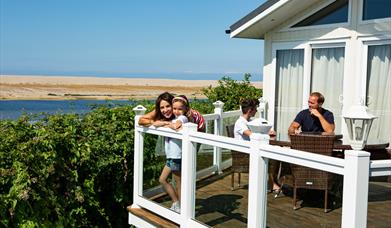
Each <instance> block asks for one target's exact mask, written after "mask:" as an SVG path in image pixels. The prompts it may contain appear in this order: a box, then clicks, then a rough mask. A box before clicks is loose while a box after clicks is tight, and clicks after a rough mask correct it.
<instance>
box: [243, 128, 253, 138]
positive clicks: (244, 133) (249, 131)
mask: <svg viewBox="0 0 391 228" xmlns="http://www.w3.org/2000/svg"><path fill="white" fill-rule="evenodd" d="M252 133H253V132H252V131H251V130H249V129H248V130H245V131H243V135H245V136H248V137H250V135H251V134H252Z"/></svg>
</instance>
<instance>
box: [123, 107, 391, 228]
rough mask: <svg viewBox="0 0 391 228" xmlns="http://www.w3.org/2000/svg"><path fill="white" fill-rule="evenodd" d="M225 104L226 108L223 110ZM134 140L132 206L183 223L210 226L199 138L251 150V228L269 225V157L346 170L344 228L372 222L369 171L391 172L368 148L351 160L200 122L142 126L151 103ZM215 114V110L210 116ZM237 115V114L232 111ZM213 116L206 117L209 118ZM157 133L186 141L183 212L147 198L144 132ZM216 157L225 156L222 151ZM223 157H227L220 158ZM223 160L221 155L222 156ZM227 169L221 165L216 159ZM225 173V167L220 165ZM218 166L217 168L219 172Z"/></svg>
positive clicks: (353, 153)
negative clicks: (200, 180) (204, 215)
mask: <svg viewBox="0 0 391 228" xmlns="http://www.w3.org/2000/svg"><path fill="white" fill-rule="evenodd" d="M218 105H219V106H220V107H216V109H217V110H216V109H215V114H212V115H213V118H215V117H216V114H217V112H218V113H219V116H218V117H219V118H218V119H219V120H216V122H217V124H216V122H215V130H217V131H218V132H219V133H221V132H222V131H221V129H222V119H223V116H231V114H232V113H235V112H230V113H228V114H227V113H223V112H222V105H221V103H219V104H218ZM219 108H220V109H221V110H219ZM135 111H136V117H135V121H136V122H135V123H136V124H135V142H134V186H133V187H134V190H133V191H134V194H133V205H132V207H136V208H137V207H142V208H145V209H148V210H150V211H153V212H154V213H156V214H158V215H160V216H162V217H164V218H166V219H168V220H171V221H173V222H175V223H177V224H179V225H180V226H181V227H207V226H205V225H203V224H201V223H199V222H197V221H196V220H195V180H196V177H197V174H196V148H195V143H201V144H205V145H210V146H214V147H215V148H219V149H228V150H235V151H239V152H242V153H247V154H250V172H249V180H251V181H250V182H249V192H248V197H249V200H248V211H249V212H251V213H248V227H266V203H267V202H266V199H267V189H266V188H267V173H268V172H267V170H268V160H269V159H275V160H280V161H284V162H287V163H293V164H298V165H302V166H307V167H311V168H316V169H319V170H325V171H327V172H331V173H336V174H340V175H343V176H344V178H343V180H344V182H343V202H342V227H366V224H367V207H368V182H369V176H386V175H391V160H379V161H370V160H369V157H370V154H369V153H368V152H365V151H350V150H349V151H345V159H341V158H335V157H329V156H323V155H318V154H313V153H308V152H304V151H298V150H292V149H289V148H283V147H279V146H271V145H265V144H260V143H259V142H255V141H240V140H236V139H232V138H228V137H224V136H220V135H218V134H216V133H215V134H207V133H201V132H197V131H196V129H197V126H196V125H195V124H192V123H187V124H184V126H183V130H182V131H180V132H175V131H173V130H171V129H168V128H154V127H149V128H148V127H141V126H138V125H137V122H138V119H139V115H141V114H143V113H144V111H145V108H143V107H140V106H138V107H136V108H135ZM210 116H211V115H210ZM232 116H234V115H233V114H232ZM208 118H211V119H213V118H212V117H209V116H206V119H208ZM145 133H147V134H155V135H161V136H166V137H171V138H178V139H181V140H182V175H181V176H182V185H181V189H182V196H181V197H182V198H181V212H180V213H179V214H178V213H176V212H174V211H171V210H169V209H168V208H165V207H163V206H161V205H159V204H157V203H155V202H153V201H151V200H148V199H146V198H145V197H143V189H142V186H143V183H142V181H143V138H144V134H145ZM214 154H215V156H221V154H219V150H215V151H214ZM220 161H221V157H220ZM216 162H217V163H218V162H219V159H216ZM214 165H215V166H217V167H220V168H221V163H220V164H214ZM217 170H218V171H219V172H220V171H221V170H220V169H217ZM217 170H216V171H217ZM129 223H130V224H134V225H140V226H141V223H140V220H139V219H137V218H136V217H135V216H132V215H131V214H129Z"/></svg>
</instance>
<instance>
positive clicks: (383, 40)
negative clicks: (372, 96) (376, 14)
mask: <svg viewBox="0 0 391 228" xmlns="http://www.w3.org/2000/svg"><path fill="white" fill-rule="evenodd" d="M359 41H360V45H361V51H362V53H361V60H360V62H361V63H360V65H361V69H360V71H361V72H360V76H361V77H360V79H361V80H359V81H360V90H359V99H360V100H359V101H360V102H362V103H363V104H365V105H366V101H367V98H368V94H367V83H368V81H367V79H368V75H367V73H368V48H369V47H370V46H379V45H390V44H391V35H390V36H372V37H365V38H359Z"/></svg>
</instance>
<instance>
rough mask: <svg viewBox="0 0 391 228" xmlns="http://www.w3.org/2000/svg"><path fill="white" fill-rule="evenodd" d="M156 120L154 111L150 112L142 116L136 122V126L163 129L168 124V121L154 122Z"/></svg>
mask: <svg viewBox="0 0 391 228" xmlns="http://www.w3.org/2000/svg"><path fill="white" fill-rule="evenodd" d="M155 119H156V110H155V109H154V110H152V111H151V112H149V113H147V114H145V115H142V116H141V117H140V119H139V120H138V124H139V125H141V126H146V127H149V126H152V125H153V126H155V127H163V126H166V125H168V124H170V122H169V121H163V120H155Z"/></svg>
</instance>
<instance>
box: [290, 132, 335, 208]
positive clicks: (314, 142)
mask: <svg viewBox="0 0 391 228" xmlns="http://www.w3.org/2000/svg"><path fill="white" fill-rule="evenodd" d="M290 138H291V148H292V149H296V150H302V151H307V152H312V153H317V154H323V155H328V156H331V155H332V152H333V144H334V139H335V137H334V136H332V135H327V136H326V135H291V136H290ZM291 169H292V175H293V177H294V181H293V209H295V210H296V209H298V207H297V206H296V192H297V189H298V188H305V189H317V190H324V191H325V193H324V211H325V212H327V211H328V209H327V201H328V197H327V196H328V191H329V190H330V189H331V187H332V186H331V185H332V178H333V175H332V174H331V173H328V172H325V171H321V170H317V169H312V168H308V167H304V166H299V165H295V164H291Z"/></svg>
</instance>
